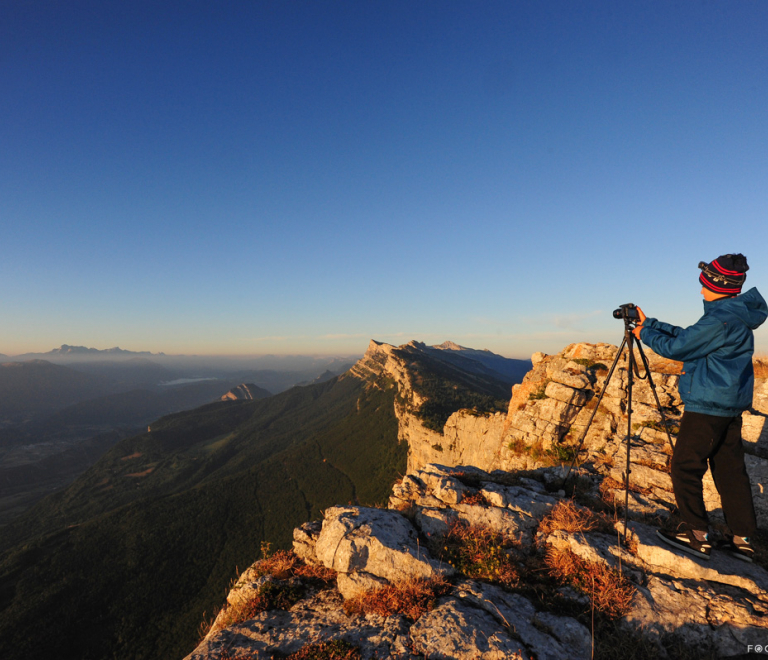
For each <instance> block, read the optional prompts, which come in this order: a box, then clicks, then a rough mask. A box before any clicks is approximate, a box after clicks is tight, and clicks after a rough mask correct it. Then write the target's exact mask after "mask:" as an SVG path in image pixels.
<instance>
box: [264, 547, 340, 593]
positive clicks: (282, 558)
mask: <svg viewBox="0 0 768 660" xmlns="http://www.w3.org/2000/svg"><path fill="white" fill-rule="evenodd" d="M262 554H263V555H264V556H265V558H264V559H262V560H260V561H259V562H258V564H256V566H255V569H256V575H257V576H258V577H261V576H262V575H271V576H272V577H273V578H275V579H276V580H288V579H290V578H292V577H298V578H304V579H306V580H312V581H319V582H322V583H324V584H330V583H331V582H333V581H334V580H335V579H336V571H334V570H333V569H331V568H325V566H313V565H311V564H305V563H304V562H303V561H302V560H301V559H299V557H298V556H297V555H295V554H294V553H293V551H292V550H278V551H277V552H275V553H274V554H272V553H270V552H269V545H268V544H263V545H262Z"/></svg>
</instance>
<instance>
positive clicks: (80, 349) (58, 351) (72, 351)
mask: <svg viewBox="0 0 768 660" xmlns="http://www.w3.org/2000/svg"><path fill="white" fill-rule="evenodd" d="M44 355H152V353H150V352H149V351H127V350H125V349H123V348H120V347H119V346H114V347H112V348H105V349H98V348H88V347H86V346H71V345H69V344H62V345H61V346H60V347H59V348H54V349H53V350H52V351H48V352H47V353H44ZM161 355H162V354H161Z"/></svg>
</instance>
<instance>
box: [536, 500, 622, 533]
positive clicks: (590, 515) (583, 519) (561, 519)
mask: <svg viewBox="0 0 768 660" xmlns="http://www.w3.org/2000/svg"><path fill="white" fill-rule="evenodd" d="M556 530H562V531H564V532H592V531H595V530H599V531H601V532H612V531H613V525H612V524H611V522H610V521H609V520H608V519H607V518H606V517H605V516H602V515H600V514H598V513H595V512H594V511H591V510H590V509H586V508H582V507H578V506H576V504H575V503H574V502H573V501H572V500H561V501H560V502H558V503H557V504H556V505H555V506H554V508H553V509H552V511H550V512H549V514H548V515H547V516H546V517H544V518H543V519H542V521H541V522H540V523H539V531H540V532H543V533H544V534H551V533H552V532H554V531H556Z"/></svg>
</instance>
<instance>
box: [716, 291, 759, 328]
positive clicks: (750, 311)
mask: <svg viewBox="0 0 768 660" xmlns="http://www.w3.org/2000/svg"><path fill="white" fill-rule="evenodd" d="M715 309H716V310H718V311H720V310H723V311H726V310H727V311H728V313H730V314H733V315H734V316H736V317H737V318H738V319H739V320H740V321H741V322H742V323H744V325H746V326H747V327H749V328H751V329H752V330H754V329H756V328H758V327H760V326H761V325H762V324H763V322H764V321H765V319H766V317H768V304H766V302H765V299H764V298H763V296H761V295H760V292H759V291H758V290H757V289H756V288H754V287H753V288H751V289H750V290H749V291H747V292H746V293H742V294H741V295H740V296H736V297H735V298H725V299H723V300H712V301H707V300H705V301H704V311H706V312H711V311H713V310H715Z"/></svg>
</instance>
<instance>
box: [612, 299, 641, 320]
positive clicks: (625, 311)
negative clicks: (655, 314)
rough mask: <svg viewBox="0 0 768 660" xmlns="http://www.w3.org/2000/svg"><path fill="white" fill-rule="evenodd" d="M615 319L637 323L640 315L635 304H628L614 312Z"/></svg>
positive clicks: (620, 306)
mask: <svg viewBox="0 0 768 660" xmlns="http://www.w3.org/2000/svg"><path fill="white" fill-rule="evenodd" d="M613 318H615V319H624V320H625V321H627V322H629V323H636V322H637V321H639V320H640V314H638V313H637V307H636V306H635V303H627V304H626V305H619V308H618V309H614V310H613Z"/></svg>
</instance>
